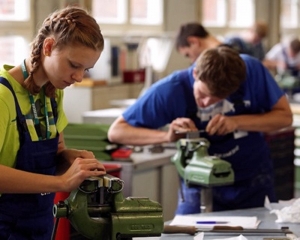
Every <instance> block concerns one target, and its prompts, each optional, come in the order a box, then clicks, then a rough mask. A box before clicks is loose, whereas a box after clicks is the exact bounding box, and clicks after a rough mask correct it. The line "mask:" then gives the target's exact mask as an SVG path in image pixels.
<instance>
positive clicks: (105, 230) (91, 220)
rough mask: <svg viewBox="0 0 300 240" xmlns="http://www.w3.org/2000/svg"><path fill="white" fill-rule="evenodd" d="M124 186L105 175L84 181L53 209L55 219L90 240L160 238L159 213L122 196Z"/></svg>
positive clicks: (148, 203) (142, 202) (156, 206)
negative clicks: (62, 219)
mask: <svg viewBox="0 0 300 240" xmlns="http://www.w3.org/2000/svg"><path fill="white" fill-rule="evenodd" d="M123 185H124V182H123V181H122V180H121V179H119V178H117V177H114V176H111V175H109V174H106V175H104V176H101V177H97V178H88V179H86V180H85V181H84V182H83V183H82V184H81V185H80V187H79V188H78V189H77V190H74V191H72V192H71V194H70V196H69V197H68V198H67V199H66V200H64V201H61V202H59V203H57V204H55V205H54V207H53V214H54V216H55V217H56V218H57V220H58V219H59V218H62V217H66V218H68V219H69V221H70V223H71V224H72V226H73V227H74V229H75V230H76V231H78V232H79V233H80V234H82V235H83V236H84V237H86V238H88V239H93V240H121V239H122V240H125V239H126V240H129V239H132V237H153V236H160V235H161V233H162V232H163V228H164V222H163V212H162V207H161V205H160V204H159V203H157V202H155V201H152V200H149V199H148V198H139V197H127V198H124V197H123V194H122V189H123Z"/></svg>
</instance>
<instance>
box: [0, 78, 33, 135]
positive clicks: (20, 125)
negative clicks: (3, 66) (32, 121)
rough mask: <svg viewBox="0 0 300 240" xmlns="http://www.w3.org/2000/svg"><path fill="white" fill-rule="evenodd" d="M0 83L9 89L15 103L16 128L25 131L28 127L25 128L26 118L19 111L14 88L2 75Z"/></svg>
mask: <svg viewBox="0 0 300 240" xmlns="http://www.w3.org/2000/svg"><path fill="white" fill-rule="evenodd" d="M0 83H1V84H3V85H4V86H6V87H7V88H8V89H9V90H10V91H11V93H12V94H13V97H14V99H15V105H16V111H17V122H18V129H19V128H21V129H19V130H23V131H24V132H27V131H28V128H27V124H26V120H25V118H24V116H23V114H22V112H21V109H20V105H19V103H18V99H17V96H16V94H15V92H14V90H13V89H12V86H11V85H10V83H9V82H8V81H7V80H6V79H5V78H3V77H0Z"/></svg>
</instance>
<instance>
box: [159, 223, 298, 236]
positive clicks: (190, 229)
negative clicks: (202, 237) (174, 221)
mask: <svg viewBox="0 0 300 240" xmlns="http://www.w3.org/2000/svg"><path fill="white" fill-rule="evenodd" d="M198 232H204V233H209V234H243V235H257V234H261V235H264V234H280V235H288V234H293V232H292V231H291V230H290V229H289V228H288V227H282V228H281V229H244V228H242V227H239V226H237V227H232V226H214V227H213V228H212V229H207V228H197V227H194V226H174V225H165V226H164V231H163V233H166V234H179V233H184V234H189V235H195V234H196V233H198Z"/></svg>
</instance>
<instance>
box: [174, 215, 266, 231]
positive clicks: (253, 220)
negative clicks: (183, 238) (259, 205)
mask: <svg viewBox="0 0 300 240" xmlns="http://www.w3.org/2000/svg"><path fill="white" fill-rule="evenodd" d="M197 222H214V223H207V224H200V223H197ZM225 222H226V223H225ZM259 223H260V221H259V220H258V219H257V217H255V216H253V217H240V216H230V217H229V216H199V215H195V214H193V215H176V216H175V217H174V219H173V221H172V222H171V223H170V225H179V226H196V227H198V228H213V227H214V226H216V225H218V226H219V225H222V226H240V227H243V228H249V229H256V228H257V227H258V225H259Z"/></svg>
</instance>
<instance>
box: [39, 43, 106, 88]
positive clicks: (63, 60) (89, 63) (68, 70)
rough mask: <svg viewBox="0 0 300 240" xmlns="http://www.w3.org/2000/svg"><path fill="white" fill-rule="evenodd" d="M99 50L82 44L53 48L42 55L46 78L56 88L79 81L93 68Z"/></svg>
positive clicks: (99, 52) (98, 55)
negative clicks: (48, 52)
mask: <svg viewBox="0 0 300 240" xmlns="http://www.w3.org/2000/svg"><path fill="white" fill-rule="evenodd" d="M100 54H101V51H96V50H94V49H91V48H88V47H85V46H83V45H70V46H65V47H63V48H62V49H58V48H54V49H52V51H51V53H50V54H48V56H47V54H46V55H45V56H44V59H43V68H44V72H45V74H46V75H47V78H48V80H49V81H50V82H51V83H52V85H53V86H54V87H55V88H57V89H64V88H66V87H68V86H70V85H72V84H74V83H75V82H81V81H82V79H83V76H84V74H85V72H86V71H88V70H89V69H91V68H93V67H94V65H95V63H96V62H97V60H98V58H99V57H100Z"/></svg>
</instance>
